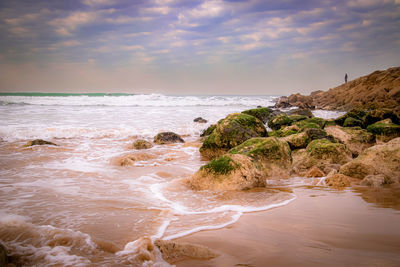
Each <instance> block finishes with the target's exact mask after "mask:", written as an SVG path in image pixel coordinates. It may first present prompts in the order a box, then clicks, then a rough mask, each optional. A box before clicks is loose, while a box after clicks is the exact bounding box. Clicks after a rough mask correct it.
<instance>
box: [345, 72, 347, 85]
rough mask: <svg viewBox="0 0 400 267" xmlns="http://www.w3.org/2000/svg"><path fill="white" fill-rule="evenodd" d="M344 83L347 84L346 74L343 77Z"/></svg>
mask: <svg viewBox="0 0 400 267" xmlns="http://www.w3.org/2000/svg"><path fill="white" fill-rule="evenodd" d="M344 83H347V73H346V75H344Z"/></svg>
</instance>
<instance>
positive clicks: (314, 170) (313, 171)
mask: <svg viewBox="0 0 400 267" xmlns="http://www.w3.org/2000/svg"><path fill="white" fill-rule="evenodd" d="M305 176H306V177H310V178H315V177H323V176H325V173H324V172H323V171H321V170H320V169H319V168H318V167H315V166H313V167H312V168H311V169H309V170H308V172H307V173H306V175H305Z"/></svg>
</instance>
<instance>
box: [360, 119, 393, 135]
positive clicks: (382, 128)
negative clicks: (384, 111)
mask: <svg viewBox="0 0 400 267" xmlns="http://www.w3.org/2000/svg"><path fill="white" fill-rule="evenodd" d="M367 131H368V132H371V133H373V134H376V135H399V134H400V125H397V124H394V123H383V122H376V123H374V124H371V125H369V126H368V127H367Z"/></svg>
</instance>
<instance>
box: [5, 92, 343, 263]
mask: <svg viewBox="0 0 400 267" xmlns="http://www.w3.org/2000/svg"><path fill="white" fill-rule="evenodd" d="M272 99H273V97H270V96H256V97H254V96H253V97H250V96H249V97H243V96H224V97H222V96H212V97H204V96H190V97H183V96H164V95H139V96H101V97H88V96H69V97H54V96H53V97H50V96H40V97H38V96H34V97H32V96H0V114H1V118H2V119H1V121H0V177H1V179H0V206H1V209H0V229H1V230H0V240H1V242H2V243H4V244H5V245H6V246H7V247H8V248H9V249H10V252H11V254H12V256H13V259H14V260H15V261H16V262H18V263H20V264H22V265H26V266H35V265H37V266H43V265H60V266H71V265H73V266H88V265H101V266H107V265H110V266H124V265H132V264H134V265H141V264H145V265H146V264H148V265H151V264H152V263H156V262H158V263H162V264H166V263H165V262H163V260H162V258H161V256H160V254H159V253H158V252H157V250H156V249H153V248H151V249H150V248H148V247H146V246H149V245H148V244H147V243H146V242H143V240H145V239H143V238H145V237H150V238H152V239H155V238H163V239H174V238H177V237H181V236H184V235H188V234H191V233H194V232H196V231H201V230H210V229H218V228H222V227H225V226H227V225H230V224H232V223H234V222H236V221H237V220H238V219H239V218H240V216H241V215H242V214H243V213H244V212H250V211H260V210H268V209H270V208H272V207H279V206H282V205H286V204H287V203H289V202H290V201H292V200H293V199H294V198H295V196H294V195H293V194H292V193H291V192H290V191H282V190H275V189H274V190H273V189H263V190H250V191H246V192H209V191H201V192H199V191H192V190H190V189H188V188H187V187H186V186H185V185H184V183H183V182H182V180H183V179H185V178H187V177H189V176H190V175H191V174H193V173H194V172H195V171H196V170H197V169H198V168H199V167H200V166H201V165H202V164H204V162H202V160H201V158H200V154H199V152H198V142H199V140H198V137H199V134H200V133H201V132H202V130H204V129H205V128H206V127H207V126H208V125H210V124H212V123H216V122H217V121H218V120H219V119H221V118H223V117H224V116H226V115H227V114H229V113H233V112H240V111H243V110H245V109H249V108H255V107H256V106H258V105H262V106H268V105H271V104H272ZM324 114H325V115H324V116H326V117H329V116H334V115H335V113H332V112H331V113H329V112H328V113H326V112H325V113H324ZM336 115H337V114H336ZM199 116H201V117H203V118H205V119H207V120H208V121H209V122H208V123H206V124H199V123H194V122H193V119H194V118H196V117H199ZM161 131H174V132H176V133H178V134H181V135H182V136H183V137H184V139H185V141H186V144H174V145H155V146H154V147H153V148H151V149H148V150H142V151H137V150H133V149H131V148H130V146H131V144H132V143H133V141H134V140H135V139H138V138H144V139H147V140H149V141H151V140H152V138H153V136H154V135H156V134H157V133H158V132H161ZM36 138H41V139H46V140H48V141H52V142H55V143H56V144H58V145H59V146H34V147H29V148H27V147H23V145H24V144H25V143H26V142H27V141H28V140H31V139H36ZM128 154H133V155H135V156H136V157H137V158H138V160H137V161H136V162H135V163H134V165H132V166H120V165H119V164H118V160H119V159H120V158H121V157H123V156H124V155H128ZM143 246H145V247H143ZM149 250H151V253H150V254H149V255H148V251H149ZM146 253H147V254H146Z"/></svg>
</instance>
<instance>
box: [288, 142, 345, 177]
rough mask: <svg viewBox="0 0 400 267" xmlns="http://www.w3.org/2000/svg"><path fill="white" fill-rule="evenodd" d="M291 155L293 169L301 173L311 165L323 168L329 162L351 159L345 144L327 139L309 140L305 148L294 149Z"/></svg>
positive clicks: (340, 162) (343, 162)
mask: <svg viewBox="0 0 400 267" xmlns="http://www.w3.org/2000/svg"><path fill="white" fill-rule="evenodd" d="M292 157H293V170H294V171H295V172H296V173H297V174H303V173H304V172H305V171H307V170H308V169H309V168H311V167H313V166H316V167H318V168H320V169H324V168H325V166H327V165H329V164H345V163H347V162H349V161H351V159H352V157H351V152H350V151H349V150H348V149H347V148H346V146H345V145H343V144H339V143H332V142H330V141H329V140H327V139H317V140H313V141H311V142H310V143H309V144H308V145H307V148H306V149H300V150H298V151H294V152H293V153H292Z"/></svg>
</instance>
